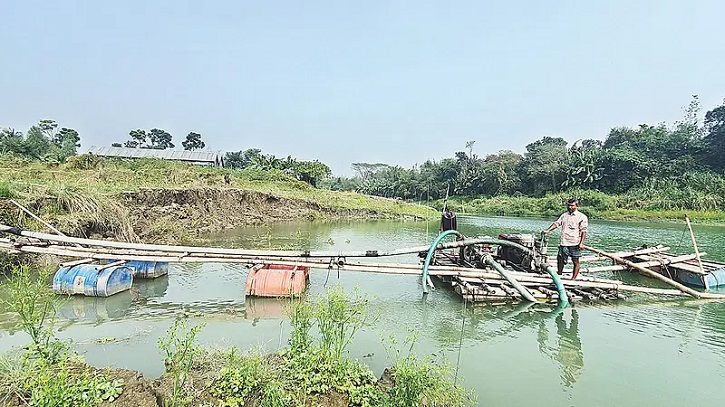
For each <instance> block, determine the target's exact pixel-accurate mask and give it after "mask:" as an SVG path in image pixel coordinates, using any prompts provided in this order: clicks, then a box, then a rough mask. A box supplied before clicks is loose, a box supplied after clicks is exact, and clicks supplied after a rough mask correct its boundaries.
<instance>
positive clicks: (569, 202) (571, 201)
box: [566, 198, 579, 205]
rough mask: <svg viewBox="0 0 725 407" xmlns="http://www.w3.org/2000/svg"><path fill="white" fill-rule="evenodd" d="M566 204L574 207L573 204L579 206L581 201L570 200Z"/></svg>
mask: <svg viewBox="0 0 725 407" xmlns="http://www.w3.org/2000/svg"><path fill="white" fill-rule="evenodd" d="M566 204H567V205H573V204H577V205H579V201H578V200H577V199H576V198H569V200H568V201H566Z"/></svg>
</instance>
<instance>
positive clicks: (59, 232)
mask: <svg viewBox="0 0 725 407" xmlns="http://www.w3.org/2000/svg"><path fill="white" fill-rule="evenodd" d="M10 202H11V203H13V204H14V205H15V206H17V207H18V208H20V210H21V211H23V212H25V213H27V214H28V215H30V217H32V218H33V219H35V220H37V221H38V222H40V223H42V224H43V225H45V226H46V227H47V228H48V229H50V230H52V231H53V232H55V233H56V234H57V235H58V236H65V233H63V232H61V231H60V230H58V229H56V228H55V227H53V225H51V224H50V223H48V222H46V221H44V220H43V219H41V218H40V216H37V215H36V214H34V213H33V212H31V211H30V209H28V208H26V207H24V206H23V205H20V204H19V203H18V202H17V201H15V200H14V199H11V200H10ZM75 245H76V246H78V247H80V244H78V243H76V244H75Z"/></svg>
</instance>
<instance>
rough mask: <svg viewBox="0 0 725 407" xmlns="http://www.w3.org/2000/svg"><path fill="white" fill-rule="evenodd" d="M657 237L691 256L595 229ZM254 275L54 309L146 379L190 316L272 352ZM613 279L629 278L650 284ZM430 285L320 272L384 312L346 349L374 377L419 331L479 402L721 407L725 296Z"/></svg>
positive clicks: (663, 235)
mask: <svg viewBox="0 0 725 407" xmlns="http://www.w3.org/2000/svg"><path fill="white" fill-rule="evenodd" d="M550 223H551V220H541V219H520V218H484V217H459V219H458V228H459V230H460V231H461V232H463V233H464V234H466V235H469V236H482V235H487V236H498V234H500V233H537V232H538V231H540V230H542V229H544V228H546V227H547V226H548V225H549V224H550ZM437 228H438V225H437V224H436V223H424V222H370V223H332V224H327V223H325V224H310V223H300V224H279V225H273V226H272V227H271V228H245V229H238V230H234V231H230V232H227V233H225V234H223V235H217V236H214V239H215V244H216V245H220V246H226V247H239V248H279V247H284V248H294V249H312V250H340V251H347V250H362V249H365V250H373V249H377V250H387V249H392V248H403V247H410V246H420V245H424V244H430V243H431V242H432V240H433V238H434V237H435V235H436V232H437ZM695 232H696V235H697V237H698V245H699V247H700V250H701V251H704V252H707V253H708V256H707V257H708V258H710V259H718V260H725V227H713V226H695ZM554 235H557V233H556V232H554V233H552V236H554ZM657 243H662V244H665V245H668V246H671V247H672V251H674V252H681V253H691V252H692V245H691V243H690V240H689V235H688V234H686V233H685V229H684V225H683V224H652V223H623V222H604V221H596V220H595V221H592V222H591V225H590V236H589V238H588V244H590V245H591V246H594V247H598V248H603V249H607V250H610V251H614V250H617V249H628V248H633V247H637V246H640V245H642V244H648V245H653V244H657ZM555 244H556V242H555V241H553V242H550V247H553V246H554V245H555ZM550 250H551V249H550ZM376 261H379V260H377V259H376ZM386 261H397V262H411V263H417V261H418V259H417V257H415V256H413V255H411V256H402V257H396V258H391V259H388V260H386ZM246 276H247V269H246V268H244V267H243V266H240V265H231V264H229V265H227V264H204V265H172V266H171V268H170V272H169V275H168V276H165V277H161V278H158V279H156V280H153V281H148V280H147V281H143V280H137V281H135V282H134V288H135V289H137V290H139V292H138V293H130V292H126V293H121V294H117V295H115V296H113V297H110V298H105V299H104V298H82V297H74V298H71V299H69V300H68V301H67V302H66V303H65V304H63V306H62V308H61V309H60V310H59V313H58V317H59V318H58V322H57V328H58V329H59V332H58V336H59V337H60V338H64V339H65V338H70V339H73V341H74V348H75V349H76V350H78V351H79V352H81V353H82V354H84V356H85V358H86V361H87V362H89V363H91V364H93V365H97V366H112V367H119V368H128V369H133V370H138V371H141V372H143V373H144V374H145V375H146V376H148V377H157V376H159V375H160V374H161V373H162V372H163V369H164V367H163V363H162V357H161V353H160V351H159V350H158V348H157V346H156V343H157V340H158V338H159V337H160V336H162V335H164V334H165V331H166V330H167V329H168V327H169V326H170V324H171V322H172V321H173V320H174V318H176V317H177V316H178V315H179V314H180V313H182V312H187V313H189V314H190V315H191V318H192V319H193V320H195V321H198V322H202V321H203V322H205V323H206V326H205V328H204V330H203V331H202V333H201V334H200V335H199V341H200V342H201V344H203V345H204V346H207V347H223V348H228V347H231V346H238V347H241V348H243V349H246V348H250V347H262V348H264V349H267V350H268V351H275V350H277V349H278V348H279V347H280V346H284V344H285V341H286V339H287V337H288V334H289V330H290V329H289V324H288V323H287V321H286V318H285V316H284V301H278V300H262V301H260V300H257V301H253V300H254V299H245V296H244V287H245V280H246ZM600 276H601V277H612V274H611V273H603V274H601V275H600ZM615 277H618V278H622V279H626V280H627V281H630V282H633V283H637V282H638V281H636V280H641V279H643V278H644V277H640V276H631V275H617V276H615ZM434 282H436V285H437V287H438V288H437V289H436V290H435V291H433V292H431V293H430V294H428V295H427V296H425V297H424V296H423V295H422V286H421V284H420V277H417V276H401V275H383V274H369V273H352V272H344V271H342V272H339V273H338V272H337V271H336V270H333V271H331V272H329V273H328V271H327V270H313V271H312V273H311V285H310V291H311V292H312V293H322V292H324V289H325V288H324V287H325V284H328V285H330V284H342V285H343V286H344V287H345V288H349V289H353V288H355V287H358V288H359V290H360V291H361V292H362V293H364V294H365V295H366V296H367V298H368V299H369V304H370V305H369V306H370V309H371V311H373V312H374V313H379V314H380V318H379V319H378V321H377V322H376V323H375V324H374V325H372V326H370V327H368V328H366V329H365V330H364V331H362V332H360V333H359V334H358V336H357V338H356V341H355V342H354V344H353V346H352V347H351V350H350V353H351V356H352V357H356V358H360V359H361V360H362V361H363V362H364V363H366V364H368V365H369V366H370V367H371V368H372V369H373V370H374V372H375V373H376V374H378V375H379V374H380V373H381V372H382V370H383V368H384V367H386V366H387V365H388V362H387V360H386V357H387V356H386V352H385V348H384V347H383V345H382V342H381V339H380V337H381V335H394V336H396V337H397V338H398V339H399V340H400V341H402V340H403V339H404V338H405V336H406V334H407V332H408V331H409V330H414V331H417V332H419V335H420V336H419V343H418V347H417V352H418V353H419V354H425V353H433V352H435V353H436V354H438V355H441V356H443V357H446V358H447V359H448V361H450V363H451V364H453V365H454V366H457V368H458V375H459V378H463V379H462V380H463V383H464V385H465V386H466V387H469V388H473V389H475V392H476V394H477V396H478V403H479V405H481V406H636V405H641V406H644V405H655V406H683V405H696V406H722V405H725V302H714V301H693V300H683V299H673V298H661V297H660V298H654V297H649V296H644V295H639V296H630V298H629V299H628V300H626V301H619V302H616V303H611V302H610V303H606V302H604V303H598V304H595V305H589V304H576V305H575V306H573V307H570V308H567V309H565V310H564V311H563V312H554V311H555V310H554V309H552V308H551V307H540V306H536V307H526V306H524V305H519V306H490V305H489V306H481V305H479V306H475V307H472V306H471V305H470V304H468V306H465V305H464V304H463V302H462V301H461V299H460V298H459V297H457V296H456V295H455V294H454V293H453V292H452V290H451V289H450V288H447V287H445V286H444V285H443V284H441V283H439V282H437V280H434ZM719 292H723V293H725V289H720V290H719ZM27 342H28V337H27V336H26V335H25V334H24V333H22V332H21V331H19V326H18V325H17V321H16V320H15V319H14V318H13V317H12V316H11V315H10V314H9V313H7V310H5V309H0V351H6V350H9V349H11V348H13V347H17V346H21V345H23V344H26V343H27Z"/></svg>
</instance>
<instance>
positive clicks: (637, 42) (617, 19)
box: [0, 0, 725, 176]
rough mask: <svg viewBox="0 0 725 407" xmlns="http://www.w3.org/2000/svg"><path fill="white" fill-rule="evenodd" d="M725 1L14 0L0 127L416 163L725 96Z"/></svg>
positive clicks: (646, 119) (1, 68)
mask: <svg viewBox="0 0 725 407" xmlns="http://www.w3.org/2000/svg"><path fill="white" fill-rule="evenodd" d="M723 16H725V2H723V1H720V0H712V1H698V0H693V1H667V0H638V1H631V0H628V1H620V0H610V1H556V0H551V1H511V2H504V1H497V2H494V1H485V0H479V1H457V2H443V1H439V2H429V1H375V0H368V1H361V2H345V1H318V0H306V1H234V0H230V1H211V0H210V1H180V0H154V1H133V0H131V1H128V0H127V1H122V2H105V1H104V2H100V1H62V0H56V1H35V0H25V1H14V0H0V127H13V128H16V129H18V130H22V131H25V130H27V128H29V127H30V126H31V125H32V124H34V123H37V122H38V120H40V119H53V120H55V121H57V122H58V124H59V125H60V126H61V127H71V128H74V129H76V130H78V132H79V133H80V136H81V143H82V146H81V149H80V151H81V152H82V151H83V150H84V149H87V148H88V147H90V146H92V145H110V144H111V143H113V142H124V141H125V140H127V139H128V138H129V137H128V132H129V131H130V130H133V129H137V128H141V129H146V130H148V129H151V128H154V127H158V128H161V129H164V130H167V131H169V132H170V133H171V134H172V136H173V137H174V140H173V141H174V143H175V144H176V145H177V148H179V149H180V148H181V141H183V139H184V138H185V136H186V134H188V133H189V132H191V131H194V132H198V133H201V134H202V140H204V141H205V142H206V144H207V147H208V148H209V149H211V150H221V151H239V150H246V149H248V148H259V149H261V150H262V152H263V153H265V154H274V155H276V156H278V157H286V156H288V155H291V156H293V157H295V158H296V159H298V160H320V161H322V162H324V163H326V164H327V165H329V166H330V167H331V169H332V170H333V173H334V175H337V176H350V175H353V173H352V170H351V168H350V164H351V163H355V162H367V163H378V162H381V163H387V164H390V165H399V166H402V167H406V168H410V167H412V166H414V165H416V164H417V165H420V164H422V163H423V162H425V161H426V160H436V161H439V160H441V159H443V158H446V157H453V155H454V154H455V152H456V151H463V150H465V146H466V142H468V141H475V144H474V148H473V151H474V153H476V154H478V155H479V156H485V155H487V154H492V153H496V152H498V151H500V150H512V151H515V152H518V153H524V152H525V146H526V145H527V144H529V143H531V142H534V141H536V140H538V139H540V138H541V137H543V136H545V135H548V136H553V137H562V138H564V139H565V140H567V141H568V142H569V143H572V142H574V141H576V140H578V139H583V138H595V139H604V138H606V135H607V133H608V131H609V129H610V128H612V127H615V126H636V125H637V124H640V123H648V124H657V123H660V122H667V123H672V122H674V121H675V120H678V119H680V118H682V115H683V107H684V106H686V105H687V104H688V103H689V101H690V99H691V96H692V95H694V94H697V95H699V97H700V101H701V103H702V106H703V108H704V110H708V109H712V108H714V107H716V106H718V105H720V104H721V103H722V102H723V98H724V97H725V52H723V50H725V35H724V34H723V32H722V24H723V20H722V17H723Z"/></svg>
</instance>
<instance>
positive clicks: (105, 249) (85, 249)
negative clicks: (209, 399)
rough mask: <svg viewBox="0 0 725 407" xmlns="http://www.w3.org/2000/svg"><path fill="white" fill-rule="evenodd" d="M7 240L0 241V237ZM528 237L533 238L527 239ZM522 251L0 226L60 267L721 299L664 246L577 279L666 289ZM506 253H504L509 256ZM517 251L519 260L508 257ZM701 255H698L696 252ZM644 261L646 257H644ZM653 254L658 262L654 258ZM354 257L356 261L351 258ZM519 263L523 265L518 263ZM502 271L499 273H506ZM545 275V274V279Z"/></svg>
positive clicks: (504, 292)
mask: <svg viewBox="0 0 725 407" xmlns="http://www.w3.org/2000/svg"><path fill="white" fill-rule="evenodd" d="M3 234H4V236H5V237H1V236H3ZM532 239H533V237H532ZM534 246H535V247H532V248H528V247H525V246H522V245H520V244H518V243H516V242H512V241H506V240H505V239H493V238H488V237H484V238H460V239H458V240H456V241H453V242H447V243H439V244H435V246H434V247H431V246H417V247H410V248H402V249H394V250H389V251H375V250H368V251H347V252H344V251H338V252H333V251H266V250H242V249H230V248H216V247H194V246H172V245H155V244H141V243H128V242H117V241H106V240H94V239H84V238H76V237H69V236H65V235H62V234H46V233H39V232H32V231H23V230H19V229H17V228H13V227H10V226H6V225H0V250H4V251H7V252H10V253H31V254H44V255H53V256H58V257H62V258H67V259H73V260H69V261H67V262H64V263H62V264H61V266H63V267H71V266H75V265H81V264H89V263H93V262H106V263H109V262H110V263H111V264H113V265H122V264H123V263H124V262H129V261H146V262H168V263H187V262H191V263H239V264H245V265H250V266H252V265H260V264H261V265H265V264H276V265H290V266H298V267H308V268H310V269H316V270H333V269H335V270H346V271H353V272H366V273H380V274H404V275H417V276H423V277H424V283H423V285H424V290H425V288H426V285H427V283H426V282H425V276H426V272H427V273H428V275H430V276H435V277H437V278H438V279H439V280H440V281H442V282H444V284H446V285H450V286H451V287H452V289H453V290H454V291H455V292H456V293H457V294H458V295H460V296H461V297H462V298H463V299H464V300H466V301H472V302H480V301H486V302H499V301H504V302H511V301H536V302H539V301H543V302H560V303H561V302H568V301H569V300H571V301H597V300H620V299H624V298H626V297H625V293H645V294H652V295H661V296H690V297H694V298H712V299H725V295H721V294H714V293H708V292H700V291H696V290H693V289H691V288H689V287H686V286H684V285H682V284H680V283H678V282H676V281H674V280H672V279H670V278H669V277H667V276H664V275H662V274H658V273H657V272H656V271H654V269H656V268H657V267H660V268H661V267H662V266H663V265H668V266H670V267H672V266H674V265H678V264H684V263H685V262H687V261H690V260H692V259H693V258H694V257H693V256H691V255H687V256H673V255H669V254H667V253H666V252H667V250H668V248H666V247H659V246H658V247H656V248H648V249H640V250H634V251H629V252H617V253H607V252H604V251H602V250H599V249H595V248H591V247H588V248H587V249H588V250H590V251H592V252H593V253H596V255H593V256H585V257H583V258H582V259H581V261H582V262H583V263H586V262H594V261H601V260H612V261H613V263H614V264H612V265H606V266H592V267H582V269H581V273H582V274H585V273H596V272H604V271H627V270H635V271H638V272H640V273H643V274H647V275H649V276H651V277H654V278H657V279H659V280H661V281H664V282H665V283H667V284H669V285H670V286H672V287H673V288H671V289H667V288H654V287H644V286H637V285H628V284H625V283H623V282H622V281H620V280H615V279H602V278H594V277H588V276H583V275H581V274H580V276H579V278H577V279H576V280H570V279H567V278H566V277H567V273H565V274H564V276H563V277H564V278H563V279H559V278H558V277H557V276H556V275H555V273H553V274H552V273H551V268H552V264H550V263H551V259H550V258H549V257H547V256H546V245H545V241H543V242H542V241H538V243H536V245H534ZM507 250H508V251H507ZM517 251H520V252H521V253H523V254H521V253H519V257H516V255H515V254H514V255H512V253H515V252H517ZM426 252H429V253H434V255H433V256H432V261H431V263H430V265H429V266H428V265H426V267H425V268H424V270H421V265H419V264H405V263H382V262H373V261H370V259H371V258H380V257H387V256H397V255H403V254H418V255H419V256H420V257H421V258H422V257H424V255H425V253H426ZM700 255H704V254H702V253H700V254H699V255H698V256H697V258H699V256H700ZM646 256H650V257H646ZM653 256H658V257H657V258H654V257H653ZM351 259H357V260H351ZM517 260H521V261H519V262H518V264H517ZM504 268H505V271H504ZM547 269H548V272H549V274H546V271H547Z"/></svg>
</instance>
